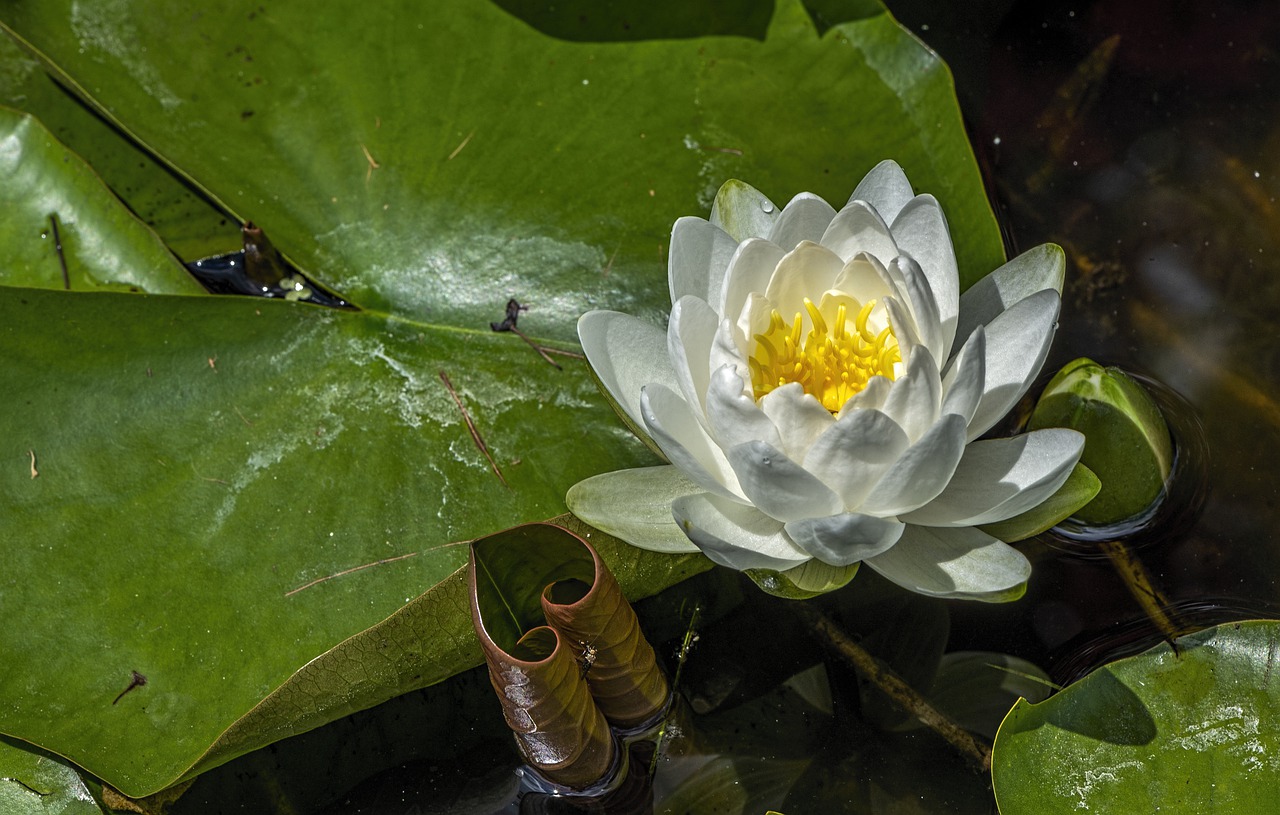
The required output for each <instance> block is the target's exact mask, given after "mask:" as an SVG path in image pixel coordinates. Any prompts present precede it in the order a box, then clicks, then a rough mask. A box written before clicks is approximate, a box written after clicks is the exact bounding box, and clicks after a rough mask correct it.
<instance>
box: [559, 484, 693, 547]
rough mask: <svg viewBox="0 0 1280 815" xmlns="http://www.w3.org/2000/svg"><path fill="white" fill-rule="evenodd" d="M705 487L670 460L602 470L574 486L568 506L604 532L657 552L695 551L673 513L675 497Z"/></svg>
mask: <svg viewBox="0 0 1280 815" xmlns="http://www.w3.org/2000/svg"><path fill="white" fill-rule="evenodd" d="M698 492H702V488H701V487H699V486H698V485H697V484H694V483H693V482H692V481H690V480H689V479H688V478H686V477H685V476H684V475H683V474H682V473H681V472H680V468H678V467H674V466H671V465H669V464H668V465H663V466H661V467H643V468H640V469H636V470H615V471H613V472H610V473H601V474H599V475H595V476H592V477H591V478H588V479H586V480H584V481H579V482H578V483H577V484H574V485H573V486H572V487H570V488H569V492H568V494H567V495H566V496H565V503H566V504H568V506H569V511H570V512H572V513H573V514H574V515H577V516H578V518H580V519H581V520H583V521H585V522H586V523H589V524H591V525H592V526H594V527H595V528H596V529H599V530H600V531H602V532H607V533H609V534H610V535H613V536H614V537H615V538H621V539H622V540H624V541H626V542H627V543H629V544H631V545H633V546H639V547H640V548H641V549H649V550H652V551H654V552H696V551H698V547H696V546H694V545H693V543H691V542H690V541H689V538H688V537H686V536H685V534H684V533H683V532H681V531H680V527H679V526H677V525H676V522H675V519H674V518H673V517H671V502H672V501H675V500H676V499H677V498H681V497H683V496H686V495H693V494H694V493H698Z"/></svg>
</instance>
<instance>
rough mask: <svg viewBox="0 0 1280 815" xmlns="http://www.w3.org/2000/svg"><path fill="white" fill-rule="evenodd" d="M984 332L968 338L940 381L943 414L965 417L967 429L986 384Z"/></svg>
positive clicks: (983, 330) (985, 335)
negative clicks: (942, 394)
mask: <svg viewBox="0 0 1280 815" xmlns="http://www.w3.org/2000/svg"><path fill="white" fill-rule="evenodd" d="M986 365H987V331H986V329H985V328H983V327H982V326H978V327H977V329H976V330H975V331H974V332H973V333H972V334H970V335H969V339H967V340H965V343H964V345H962V346H961V347H960V351H959V353H957V354H956V356H955V358H954V359H952V360H951V365H950V366H949V367H948V369H947V372H946V373H945V374H944V375H943V377H942V392H943V393H944V394H946V395H945V396H943V397H942V412H943V413H954V414H956V415H957V416H962V417H964V421H965V424H966V425H967V424H968V423H969V422H970V421H971V420H972V419H973V413H974V411H975V410H977V409H978V403H979V402H980V401H982V391H983V389H984V386H985V383H986V381H987V372H986Z"/></svg>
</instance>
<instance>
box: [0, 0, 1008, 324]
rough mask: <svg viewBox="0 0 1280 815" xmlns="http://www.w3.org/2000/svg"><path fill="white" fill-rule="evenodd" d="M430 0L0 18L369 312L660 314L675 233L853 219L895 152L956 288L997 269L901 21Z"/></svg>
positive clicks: (941, 78)
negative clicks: (745, 207) (949, 238)
mask: <svg viewBox="0 0 1280 815" xmlns="http://www.w3.org/2000/svg"><path fill="white" fill-rule="evenodd" d="M441 5H442V4H438V3H432V4H422V3H411V2H394V3H373V4H370V3H363V2H353V1H352V0H347V2H342V3H337V4H328V5H326V6H325V11H324V13H323V14H321V13H317V12H316V10H315V8H314V6H311V5H308V4H305V3H274V4H272V5H271V6H270V7H269V8H268V7H263V6H261V5H260V4H259V3H257V2H256V0H255V2H232V3H224V2H216V3H215V2H211V1H209V0H206V2H201V3H195V4H185V5H183V6H174V5H172V4H167V3H161V2H145V1H144V0H134V1H132V2H131V1H130V0H113V2H110V3H106V4H82V3H73V2H71V0H53V1H52V2H51V1H50V0H39V2H34V1H32V2H25V1H24V0H17V2H11V3H9V4H8V8H7V10H6V11H5V12H3V13H2V14H0V18H2V19H3V22H4V23H5V24H6V25H7V26H8V27H9V28H10V29H11V30H12V31H14V32H16V33H17V34H18V35H19V36H21V37H22V39H23V40H24V41H25V42H26V43H28V44H29V46H30V48H31V49H32V50H33V51H34V52H36V53H39V54H41V55H43V57H44V58H45V59H46V60H48V61H49V62H50V63H51V64H53V65H55V66H56V68H57V70H58V71H59V72H60V74H61V75H62V76H63V79H64V82H65V83H66V84H67V85H68V86H70V87H73V88H76V89H78V90H79V91H80V92H81V93H83V94H84V95H85V96H86V97H88V98H90V99H92V100H93V101H94V103H95V104H96V105H97V106H98V107H99V108H100V109H101V110H102V111H103V113H104V114H105V115H106V116H107V117H108V118H110V119H112V120H113V121H116V122H118V123H119V124H120V125H121V126H122V128H124V129H125V130H127V131H128V132H129V133H131V134H133V135H134V136H136V137H137V138H138V139H139V140H140V141H141V142H142V143H144V144H146V145H149V146H150V147H152V148H153V149H154V150H155V151H156V152H158V153H159V154H160V155H161V156H163V157H164V158H165V159H167V160H168V161H170V162H171V163H172V164H173V165H174V166H175V167H177V168H178V169H179V170H180V171H181V172H182V173H184V174H185V175H187V176H189V177H190V178H192V179H193V180H194V181H195V182H197V183H198V185H199V186H200V187H201V188H203V189H205V190H207V191H208V192H209V193H210V194H211V196H212V197H213V198H215V199H216V200H218V201H219V202H221V203H222V204H223V205H224V206H225V207H226V208H228V209H229V210H230V211H232V212H234V213H236V214H237V215H238V216H240V217H241V218H245V219H251V220H253V221H254V222H255V223H258V224H260V225H261V226H262V227H263V228H264V229H265V230H266V231H267V233H268V234H269V235H270V236H271V237H272V240H273V241H274V242H275V243H276V245H277V246H279V247H281V248H282V249H284V250H285V252H286V254H288V255H289V256H290V257H291V258H292V259H293V260H294V261H296V262H297V263H298V264H300V265H301V266H302V267H303V268H304V270H306V271H308V272H309V273H311V274H312V275H313V276H315V277H317V278H318V279H320V280H322V281H323V282H325V283H327V284H330V285H332V286H334V287H336V288H337V289H339V290H341V291H342V292H344V294H345V295H346V296H348V298H349V299H351V300H353V301H354V302H356V303H359V304H361V305H364V306H371V307H377V308H380V309H387V310H391V311H396V312H399V313H405V314H409V315H412V316H415V317H417V318H421V319H429V320H431V321H433V322H448V323H451V324H455V325H458V324H461V325H468V326H476V325H484V322H485V321H487V320H492V319H496V317H497V316H499V315H500V313H501V307H502V304H503V303H505V302H506V299H507V297H508V296H511V295H515V296H517V297H519V298H521V299H527V300H528V301H530V302H532V303H535V304H537V305H539V306H540V307H541V308H543V309H544V310H545V311H546V313H547V314H548V315H549V316H553V317H554V321H553V322H552V323H551V324H550V325H549V327H548V331H549V332H551V333H552V334H553V335H554V336H556V337H559V338H562V339H570V338H572V336H573V325H574V323H575V321H576V320H577V317H578V315H579V314H580V313H581V312H582V311H583V310H585V309H586V308H588V307H614V308H620V309H624V310H629V311H633V312H634V311H637V310H645V309H649V310H651V311H653V312H655V313H656V312H657V311H659V310H661V311H663V312H665V310H666V308H667V307H668V306H669V303H668V301H667V298H666V288H665V286H663V285H661V275H660V273H659V274H655V271H656V270H658V269H661V267H662V265H663V263H664V257H665V255H664V253H665V244H666V240H667V237H668V235H669V232H670V228H671V223H672V221H674V219H675V218H676V217H678V216H681V215H688V214H698V213H702V214H705V213H706V212H707V211H708V210H709V208H710V204H711V200H712V198H713V196H714V194H715V191H716V190H717V189H718V188H719V186H720V184H721V183H723V182H724V181H725V180H726V179H728V178H730V177H739V178H743V179H746V180H748V181H750V182H751V183H752V184H754V185H755V186H757V187H758V188H760V189H761V190H763V191H764V192H765V193H767V194H769V195H771V196H773V197H774V198H775V199H777V200H779V201H785V200H786V199H787V198H788V197H789V196H791V195H793V194H795V193H798V192H800V191H802V190H812V191H814V192H818V193H820V194H822V195H824V196H827V197H828V198H830V199H832V200H835V201H843V200H844V198H847V197H848V195H849V193H850V192H851V191H852V189H853V185H854V184H855V183H856V182H857V179H858V178H859V177H860V176H861V174H862V173H863V172H865V171H866V170H868V169H870V168H871V166H872V165H874V164H875V163H876V162H877V161H879V160H880V159H881V158H885V157H889V156H892V157H894V158H896V159H897V160H898V162H899V163H900V164H902V166H903V167H904V168H905V169H906V171H907V173H908V175H909V176H910V177H911V178H912V180H913V181H914V182H915V183H916V185H917V186H919V187H920V188H921V189H925V190H929V191H930V192H933V193H935V194H936V195H937V196H938V197H939V199H940V200H942V201H943V202H944V204H945V206H946V208H947V214H948V217H949V218H950V219H951V224H952V226H953V229H954V233H955V235H956V243H957V251H958V255H959V258H960V263H961V269H962V271H963V273H964V275H965V277H966V280H967V281H970V282H971V281H973V280H976V279H977V278H978V277H979V276H981V275H982V274H985V273H986V272H987V271H990V270H991V269H993V268H995V266H996V265H998V263H999V262H1000V259H1001V255H1002V247H1001V245H1000V241H999V235H998V233H997V231H996V229H995V224H994V219H993V218H992V215H991V212H990V209H989V208H988V207H987V205H986V202H985V196H984V194H983V191H982V186H981V181H980V179H979V177H978V174H977V172H976V168H975V166H974V164H973V159H972V155H971V153H970V150H969V146H968V143H967V140H966V139H965V137H964V131H963V127H962V125H961V122H960V117H959V111H958V108H957V106H956V103H955V99H954V96H953V92H952V88H951V83H950V81H949V77H948V75H947V72H946V69H945V67H944V66H943V64H942V63H941V62H940V61H939V60H938V59H937V58H936V56H934V55H933V54H932V53H931V52H929V51H927V50H926V49H924V48H923V47H922V46H921V45H920V44H919V43H918V42H917V41H915V40H913V39H912V38H911V37H910V35H909V34H908V33H907V32H905V31H904V30H902V29H901V28H900V27H899V26H898V25H897V24H896V23H895V22H894V21H893V20H892V19H891V18H890V17H889V16H888V14H887V13H884V12H881V13H879V14H875V15H873V16H869V17H868V16H864V17H863V18H862V19H858V20H856V21H855V22H852V23H848V24H846V25H844V26H838V27H836V28H834V29H832V30H830V31H828V32H827V33H826V34H825V35H824V36H823V37H821V38H819V36H818V34H817V31H816V29H815V28H814V25H813V23H812V20H811V19H810V17H809V16H808V14H807V12H806V11H805V10H804V8H803V7H802V6H801V5H800V4H799V3H798V2H794V0H784V2H782V3H780V7H779V10H778V11H777V13H776V14H775V16H774V19H773V22H772V25H771V26H770V28H769V29H768V31H767V35H766V38H765V40H764V41H763V42H760V41H757V40H754V39H750V38H745V37H713V38H699V39H690V40H661V41H659V40H650V41H641V42H634V43H609V42H573V41H568V40H564V39H557V38H554V37H550V36H546V35H544V34H542V33H541V32H540V31H538V30H537V29H535V28H533V27H531V26H530V25H529V24H527V23H526V22H525V21H524V20H522V19H520V18H517V17H515V16H512V15H511V14H508V13H507V12H505V11H504V10H503V9H502V8H500V7H499V6H497V5H494V4H491V3H487V2H478V1H477V2H452V3H447V4H443V6H444V7H443V8H442V7H441ZM853 5H854V6H855V7H856V8H854V9H853V11H856V13H857V14H858V15H859V16H862V15H865V14H866V8H867V4H865V3H858V4H853ZM649 13H654V12H652V11H651V12H649ZM544 14H547V15H551V14H553V12H544ZM557 19H559V18H557ZM68 23H69V24H68ZM548 27H549V26H548ZM142 44H145V46H146V47H145V48H142V47H134V46H136V45H142ZM375 164H376V166H374V165H375Z"/></svg>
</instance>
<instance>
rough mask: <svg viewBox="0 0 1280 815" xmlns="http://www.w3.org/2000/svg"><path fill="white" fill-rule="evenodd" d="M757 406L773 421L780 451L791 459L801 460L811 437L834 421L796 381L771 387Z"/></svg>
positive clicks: (817, 435)
mask: <svg viewBox="0 0 1280 815" xmlns="http://www.w3.org/2000/svg"><path fill="white" fill-rule="evenodd" d="M760 408H761V410H763V411H764V414H765V415H766V416H768V417H769V418H770V419H772V420H773V424H774V426H775V427H777V428H778V434H779V435H780V436H781V437H782V448H781V449H782V452H783V453H786V455H787V458H789V459H791V460H792V461H803V460H804V457H805V454H806V453H808V452H809V448H810V447H811V446H812V445H813V442H814V440H816V439H817V438H818V437H819V436H821V435H822V434H823V433H824V432H825V431H826V430H827V428H829V427H831V425H833V424H834V423H835V418H834V417H833V416H832V415H831V411H829V410H827V409H826V408H824V407H823V406H822V403H821V402H819V401H818V400H817V399H815V398H814V397H813V396H811V395H810V394H807V393H805V392H804V387H803V386H801V385H800V383H799V382H789V383H787V384H786V385H783V386H782V387H781V388H774V389H773V390H771V391H769V392H768V393H766V394H765V395H764V398H762V399H761V400H760Z"/></svg>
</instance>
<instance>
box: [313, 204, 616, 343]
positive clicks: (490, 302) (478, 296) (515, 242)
mask: <svg viewBox="0 0 1280 815" xmlns="http://www.w3.org/2000/svg"><path fill="white" fill-rule="evenodd" d="M433 217H435V219H436V220H439V221H440V223H441V225H440V227H439V229H438V230H436V231H435V232H434V234H431V235H427V236H424V238H423V239H422V240H421V242H420V244H419V245H417V246H415V247H414V248H413V249H412V250H410V252H405V253H399V254H397V253H392V254H391V257H392V258H393V260H392V262H390V263H381V264H373V265H369V264H367V263H362V264H359V265H361V266H362V270H361V271H360V272H359V273H358V274H354V275H352V276H350V277H346V278H340V279H338V280H336V281H335V286H336V287H337V288H338V289H340V290H342V291H349V292H353V293H355V292H358V291H360V290H362V289H367V288H369V287H372V288H373V290H374V291H375V292H376V294H377V296H376V298H368V297H366V298H364V299H366V300H375V301H376V300H377V299H381V300H383V301H385V302H388V303H395V304H396V310H397V311H398V312H400V313H402V314H411V315H414V316H415V317H416V318H418V319H422V320H425V321H427V322H439V323H442V324H449V325H456V324H457V322H458V315H459V314H463V315H467V314H476V315H477V317H476V318H475V323H474V325H472V326H471V327H473V328H475V329H477V330H482V331H483V330H488V327H489V326H488V322H487V321H495V320H499V319H501V317H502V310H503V307H504V306H505V305H506V302H507V298H509V297H511V296H513V295H515V296H517V297H518V298H519V299H520V301H521V302H522V303H527V304H529V306H530V307H531V311H530V312H529V317H528V319H529V320H530V325H531V330H533V329H532V326H533V325H535V324H536V323H534V321H535V320H544V321H545V324H547V325H572V324H573V323H574V322H575V321H576V320H577V319H578V316H579V315H580V314H581V313H582V311H583V310H584V303H583V295H582V291H583V289H584V287H585V285H586V284H588V283H592V282H594V281H596V280H598V279H599V278H600V277H601V274H602V270H603V269H604V268H605V266H606V265H607V264H608V262H609V258H608V256H607V255H606V254H605V251H604V250H603V249H602V248H600V247H598V246H594V245H591V244H587V243H582V242H577V241H564V240H557V239H556V238H553V237H548V236H546V235H545V234H539V232H540V231H545V227H544V226H523V225H521V224H518V223H513V222H509V221H505V220H504V219H503V217H502V216H501V214H500V213H499V214H495V215H493V216H490V217H488V218H483V219H482V218H479V217H476V216H474V215H469V214H462V213H454V212H449V213H445V214H442V215H439V216H432V215H431V214H430V213H427V214H422V213H419V214H418V215H417V216H416V219H415V221H414V225H420V224H421V223H422V222H423V221H426V222H430V221H432V220H433ZM406 226H407V228H416V226H410V225H406ZM621 229H622V226H621V225H620V226H619V230H620V231H621ZM316 240H317V242H318V243H319V244H320V247H321V250H322V252H323V253H324V256H325V257H327V258H333V259H335V262H334V263H333V265H334V266H337V267H339V268H341V267H343V266H347V267H351V266H353V265H355V264H352V263H350V262H349V256H350V253H351V252H352V251H353V250H354V249H355V248H356V247H358V246H360V245H361V243H360V242H361V241H362V240H363V237H362V236H360V235H355V234H353V233H352V231H351V230H350V229H349V228H348V227H347V226H343V225H340V226H337V227H335V228H334V229H332V230H330V231H329V232H326V233H323V234H320V235H317V236H316ZM378 256H383V257H385V256H387V252H386V251H385V249H384V250H383V251H380V252H379V253H378ZM339 258H347V259H348V262H345V263H344V262H336V259H339ZM446 303H447V304H448V306H447V308H448V313H446V312H444V311H442V309H444V308H446V306H445V305H444V304H446ZM521 325H522V327H523V325H524V324H523V323H522V324H521ZM534 333H535V334H536V333H537V332H536V330H535V332H534Z"/></svg>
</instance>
